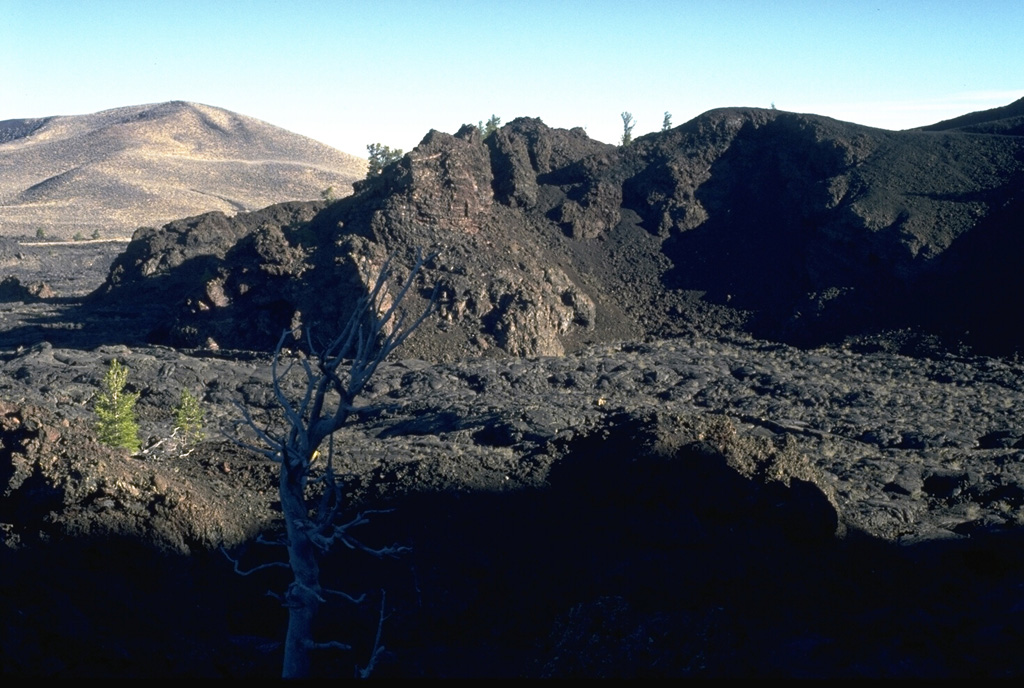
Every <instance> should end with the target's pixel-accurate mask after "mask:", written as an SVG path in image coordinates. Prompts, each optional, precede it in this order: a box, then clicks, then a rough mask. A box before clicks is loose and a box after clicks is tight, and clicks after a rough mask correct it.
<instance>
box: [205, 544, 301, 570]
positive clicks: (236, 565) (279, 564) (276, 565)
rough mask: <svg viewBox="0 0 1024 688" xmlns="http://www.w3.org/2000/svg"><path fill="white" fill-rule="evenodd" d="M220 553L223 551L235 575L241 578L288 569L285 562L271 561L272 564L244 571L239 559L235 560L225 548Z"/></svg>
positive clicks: (268, 563)
mask: <svg viewBox="0 0 1024 688" xmlns="http://www.w3.org/2000/svg"><path fill="white" fill-rule="evenodd" d="M220 551H221V553H223V554H224V556H225V557H226V558H227V560H228V561H230V562H231V564H232V565H233V566H234V570H235V573H237V574H238V575H239V576H248V575H250V574H253V573H256V572H257V571H263V570H264V569H271V568H279V567H282V566H283V567H284V568H288V564H287V563H286V562H283V561H271V562H267V563H266V564H260V565H259V566H254V567H253V568H251V569H247V570H244V571H243V570H242V568H241V563H240V562H239V561H238V559H235V558H234V557H233V556H231V555H230V554H228V551H227V550H226V549H225V548H223V547H221V548H220Z"/></svg>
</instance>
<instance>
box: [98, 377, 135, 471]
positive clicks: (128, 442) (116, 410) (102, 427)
mask: <svg viewBox="0 0 1024 688" xmlns="http://www.w3.org/2000/svg"><path fill="white" fill-rule="evenodd" d="M127 384H128V368H127V367H125V366H123V365H121V364H120V363H119V362H118V361H117V359H116V358H115V359H114V360H112V361H111V362H110V368H109V369H108V370H107V374H106V375H104V376H103V383H102V390H101V391H100V393H99V396H98V397H97V398H96V415H97V416H99V422H97V423H96V433H97V435H99V440H100V442H102V443H103V444H106V445H109V446H111V447H124V448H125V449H128V450H131V451H132V452H137V451H139V449H140V448H141V446H142V445H141V443H140V442H139V424H138V422H136V420H135V402H136V401H138V399H139V394H138V392H128V391H126V390H125V385H127Z"/></svg>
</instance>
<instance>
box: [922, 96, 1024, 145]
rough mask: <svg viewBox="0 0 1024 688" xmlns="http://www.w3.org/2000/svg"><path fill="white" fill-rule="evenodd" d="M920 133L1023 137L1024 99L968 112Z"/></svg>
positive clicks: (937, 123)
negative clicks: (954, 132) (943, 132)
mask: <svg viewBox="0 0 1024 688" xmlns="http://www.w3.org/2000/svg"><path fill="white" fill-rule="evenodd" d="M919 130H920V131H952V130H958V131H962V132H965V133H968V134H1005V135H1009V136H1022V135H1024V98H1021V99H1020V100H1015V101H1014V102H1012V103H1010V104H1009V105H1003V106H1001V107H997V108H992V109H990V110H980V111H978V112H969V113H967V114H966V115H961V116H960V117H954V118H953V119H947V120H943V121H942V122H936V123H935V124H929V125H928V126H924V127H920V128H919Z"/></svg>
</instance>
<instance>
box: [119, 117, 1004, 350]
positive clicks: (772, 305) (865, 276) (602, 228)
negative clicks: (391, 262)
mask: <svg viewBox="0 0 1024 688" xmlns="http://www.w3.org/2000/svg"><path fill="white" fill-rule="evenodd" d="M1022 179H1024V139H1021V138H1020V137H1016V136H1009V135H998V136H997V135H987V136H986V135H966V134H963V133H960V132H959V131H947V132H924V131H909V132H889V131H882V130H877V129H870V128H867V127H862V126H859V125H854V124H849V123H845V122H838V121H835V120H831V119H828V118H825V117H817V116H814V115H799V114H793V113H786V112H779V111H775V110H757V109H749V108H748V109H738V108H731V109H723V110H714V111H711V112H708V113H706V114H704V115H702V116H700V117H698V118H697V119H695V120H693V121H691V122H688V123H686V124H684V125H682V126H680V127H677V128H675V129H673V130H671V131H667V132H662V133H659V134H651V135H648V136H645V137H642V138H640V139H638V140H637V141H635V142H634V143H633V144H632V145H630V146H628V147H625V148H623V147H616V146H610V145H607V144H602V143H598V142H595V141H591V140H590V139H588V138H587V137H586V135H585V133H584V132H582V131H581V130H578V129H574V130H570V131H566V130H554V129H550V128H548V127H546V126H545V125H544V124H543V123H542V122H540V121H539V120H536V119H526V118H522V119H517V120H514V121H513V122H511V123H509V124H507V125H506V126H504V127H502V128H501V129H499V130H498V131H497V132H495V133H494V134H493V135H492V136H490V137H489V138H488V139H486V140H482V139H481V137H480V134H479V132H478V131H477V130H476V128H475V127H472V126H466V127H463V129H462V130H460V131H459V132H458V133H457V134H456V135H454V136H452V135H448V134H443V133H440V132H430V133H429V134H428V135H427V136H426V137H425V138H424V140H423V141H422V143H421V144H420V145H419V146H418V147H417V148H416V149H415V150H413V151H412V152H410V153H409V154H407V155H406V156H405V157H404V158H403V159H402V160H400V161H398V162H396V163H395V164H392V165H390V166H389V167H388V168H387V169H386V170H384V172H383V173H382V174H381V175H380V176H378V177H376V178H374V179H370V180H366V181H364V182H361V183H360V184H358V185H357V191H358V193H356V194H355V195H354V196H353V197H351V198H348V199H344V200H342V201H340V202H337V203H334V204H332V205H330V206H329V207H326V208H324V209H323V210H322V211H320V212H319V213H318V214H315V215H314V214H312V213H311V212H306V211H303V213H302V214H301V217H300V215H297V214H295V213H294V212H291V211H287V212H286V211H284V210H282V209H277V210H269V209H268V210H267V211H261V212H260V213H257V214H253V215H251V216H250V215H244V217H246V218H250V219H245V220H229V219H228V218H226V217H223V216H216V215H214V216H209V217H207V218H206V219H194V220H191V221H189V222H191V223H192V225H194V226H193V227H182V225H181V224H180V223H174V224H172V225H169V226H168V228H166V229H165V230H146V231H145V232H143V233H142V234H140V235H138V236H137V237H136V240H135V241H134V242H133V244H132V245H131V246H130V247H129V249H128V251H127V252H126V254H125V256H126V257H125V258H124V259H123V260H120V261H119V262H118V263H117V265H115V268H114V271H112V273H111V277H110V279H109V280H108V285H107V287H106V288H105V291H106V294H107V296H108V297H111V298H117V293H116V292H117V291H118V289H120V288H121V286H122V285H124V286H127V285H129V284H133V285H134V284H143V283H146V282H147V281H153V283H154V284H155V283H158V282H166V283H167V284H168V285H174V288H173V289H169V290H167V291H166V295H167V298H165V299H164V301H165V303H166V302H172V304H173V308H172V313H171V315H170V316H169V318H167V319H166V322H165V323H164V325H163V326H161V328H159V331H158V332H155V333H154V334H153V337H154V339H155V340H156V341H165V342H167V343H172V344H175V345H188V346H203V345H204V343H215V344H216V345H217V346H222V347H229V348H240V347H244V348H253V347H255V348H266V347H268V346H271V342H274V341H276V337H274V336H272V334H271V333H272V332H274V331H275V330H280V329H282V328H285V327H292V326H294V325H297V324H315V325H316V326H317V327H329V326H331V324H332V323H334V322H336V321H337V320H338V319H339V318H343V317H345V313H346V309H347V306H346V304H348V303H350V301H349V299H348V295H349V292H348V291H347V290H348V288H352V289H356V290H357V291H358V290H359V289H360V288H362V289H365V288H366V285H367V284H368V283H369V281H370V275H371V274H372V273H373V269H374V266H379V265H380V264H381V263H382V262H383V260H384V259H385V257H386V256H388V255H392V254H394V255H396V257H397V261H398V263H400V264H405V265H408V264H409V263H410V262H411V259H412V256H414V255H415V252H416V250H417V249H422V250H424V251H427V252H435V253H436V257H435V258H433V259H432V260H431V261H430V262H429V263H428V265H427V270H426V272H425V274H424V281H423V285H422V289H421V290H420V292H421V293H420V294H418V295H417V296H416V297H414V299H412V301H414V302H415V303H410V306H413V307H418V306H421V305H422V300H419V301H417V298H419V297H420V296H422V295H423V294H426V293H429V291H430V290H429V288H428V287H427V285H429V284H434V283H436V284H437V285H438V286H439V289H440V294H441V301H440V303H439V308H440V312H441V318H440V319H439V320H438V322H437V324H436V325H434V326H432V327H431V328H430V332H429V333H427V334H426V335H425V336H423V337H421V338H420V343H419V344H418V345H417V346H418V347H419V348H417V350H416V351H415V352H414V353H415V354H416V355H421V356H423V357H427V358H431V359H435V360H454V359H458V358H461V357H464V356H468V355H469V356H471V355H480V354H491V353H494V352H501V353H504V354H510V355H515V356H536V355H557V354H561V353H563V352H566V351H571V350H573V349H575V348H576V347H578V346H580V345H582V344H586V343H589V342H595V341H609V340H615V339H623V338H637V337H643V336H666V335H673V334H677V333H679V332H680V331H704V332H713V331H717V330H718V329H721V328H736V327H740V328H743V329H745V330H746V331H748V332H750V333H753V334H756V335H757V336H763V337H769V338H773V339H777V340H782V341H786V342H791V343H796V344H801V345H817V344H821V343H825V342H841V341H844V340H847V341H863V342H867V341H876V342H877V341H880V340H879V337H881V339H882V340H885V341H891V340H892V339H893V335H891V334H886V333H899V332H907V331H913V332H918V334H917V335H915V336H916V338H917V339H918V340H921V339H926V338H928V337H931V338H932V339H933V340H934V341H944V342H945V345H946V346H952V347H954V348H955V347H956V346H959V345H961V344H968V345H973V346H980V347H982V348H983V349H984V350H989V351H993V352H1002V353H1012V352H1013V351H1015V350H1016V349H1017V348H1019V347H1020V346H1021V344H1022V342H1021V341H1018V338H1017V335H1016V334H1015V333H1014V332H1013V331H1012V330H1011V328H1006V327H1004V320H1005V318H1006V317H1013V315H1012V314H1015V313H1018V312H1019V311H1020V309H1021V303H1020V299H1018V298H1016V297H1013V298H1010V299H1009V300H1001V301H999V303H1000V304H1001V306H1000V313H999V314H994V313H993V314H991V316H992V317H989V316H988V315H986V316H985V317H980V316H979V314H980V313H985V314H989V311H990V310H991V308H990V304H991V303H993V302H994V300H993V299H992V298H991V296H985V295H983V294H982V293H980V292H979V291H978V289H976V288H974V287H972V285H974V284H977V283H979V280H980V282H981V283H983V284H984V285H985V287H984V291H985V292H986V294H992V293H1001V294H1019V293H1024V290H1022V289H1021V287H1024V283H1022V281H1021V279H1022V278H1020V277H1019V276H1018V275H1017V273H1016V272H1015V271H1013V270H1009V269H1008V270H1001V269H1000V268H998V267H996V268H995V269H993V267H992V262H993V261H995V262H996V263H997V265H998V264H1003V265H1011V264H1012V265H1016V264H1017V263H1018V262H1019V259H1020V258H1024V255H1022V253H1021V251H1022V247H1021V245H1020V241H1019V240H1018V237H1017V235H1018V234H1019V232H1017V231H1016V230H1015V227H1016V224H1015V223H1016V220H1015V217H1016V211H1015V208H1016V207H1017V205H1019V198H1018V196H1019V185H1020V181H1021V180H1022ZM313 207H314V206H306V208H307V209H312V208H313ZM239 217H243V216H239ZM200 226H201V227H202V228H204V229H201V228H200ZM229 227H230V229H229ZM204 232H212V233H213V234H214V235H216V236H217V237H219V238H218V239H217V240H216V242H217V247H216V249H215V250H214V249H213V248H211V247H207V248H203V246H206V243H205V242H206V241H207V240H206V239H203V238H202V235H203V233H204ZM162 235H165V236H162ZM189 242H195V243H194V246H193V245H191V244H189ZM187 244H188V246H186V245H187ZM190 252H191V254H196V255H197V256H199V255H200V254H201V255H202V257H201V258H200V257H197V258H196V259H195V260H194V261H187V259H186V258H185V256H186V255H191V254H190ZM997 257H998V259H997ZM186 262H189V265H188V266H187V267H186V266H185V263H186ZM200 275H202V278H201V279H200V278H199V276H200ZM188 285H190V286H188ZM340 285H347V286H346V287H345V288H344V289H341V288H339V286H340ZM359 285H363V286H362V287H360V286H359ZM185 287H188V288H187V289H186V288H185ZM133 289H134V287H133ZM183 289H184V291H188V290H189V289H190V290H191V291H190V294H189V295H188V296H184V295H183V291H182V290H183ZM156 291H159V290H156ZM324 295H330V296H329V298H324ZM182 299H184V301H183V300H182ZM252 323H256V326H255V327H252V326H251V324H252Z"/></svg>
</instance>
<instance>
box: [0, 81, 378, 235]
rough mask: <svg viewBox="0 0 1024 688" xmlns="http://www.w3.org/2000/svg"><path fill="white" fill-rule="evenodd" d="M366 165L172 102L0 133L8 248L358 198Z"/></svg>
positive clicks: (2, 229)
mask: <svg viewBox="0 0 1024 688" xmlns="http://www.w3.org/2000/svg"><path fill="white" fill-rule="evenodd" d="M365 175H366V161H365V160H363V159H361V158H358V157H356V156H353V155H349V154H347V153H342V152H341V151H338V150H336V149H334V148H331V147H330V146H327V145H325V144H322V143H319V142H317V141H314V140H313V139H309V138H306V137H304V136H300V135H298V134H294V133H292V132H289V131H287V130H285V129H281V128H280V127H276V126H273V125H271V124H268V123H266V122H262V121H260V120H257V119H254V118H252V117H246V116H245V115H240V114H237V113H234V112H230V111H228V110H224V109H221V108H217V107H212V106H209V105H202V104H198V103H188V102H183V101H172V102H167V103H157V104H150V105H137V106H132V107H122V108H115V109H112V110H104V111H102V112H97V113H94V114H90V115H75V116H68V117H45V118H37V119H12V120H6V121H2V122H0V236H23V235H33V236H34V234H35V233H36V231H37V230H38V229H42V230H44V232H45V233H46V234H47V236H51V237H54V238H71V237H72V236H73V235H75V234H82V235H83V236H91V235H92V233H93V232H97V231H98V232H99V233H100V234H101V235H102V236H104V237H107V236H121V237H128V236H130V235H131V233H132V232H133V231H134V230H135V229H136V228H137V227H140V226H144V225H148V226H152V225H156V226H159V225H162V224H164V223H166V222H169V221H171V220H174V219H177V218H181V217H184V216H191V215H197V214H200V213H203V212H209V211H215V210H220V211H223V212H226V213H235V212H239V211H246V210H255V209H257V208H262V207H265V206H267V205H269V204H272V203H277V202H281V201H289V200H303V199H315V198H319V197H320V196H321V193H322V192H323V191H324V190H325V189H327V188H328V187H332V188H333V192H334V194H335V195H336V196H339V197H341V196H346V195H348V194H349V193H351V184H352V182H354V181H356V180H358V179H362V178H363V177H364V176H365Z"/></svg>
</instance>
